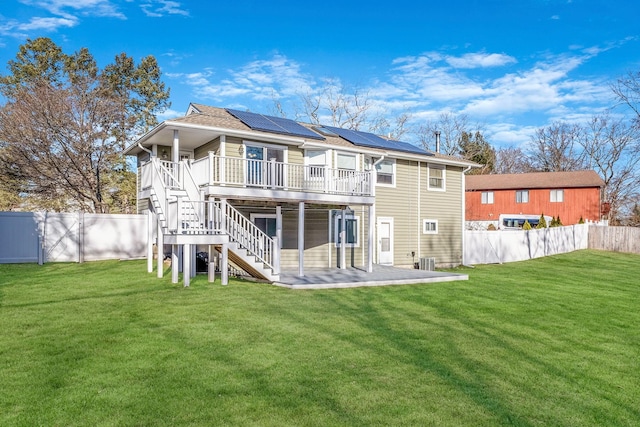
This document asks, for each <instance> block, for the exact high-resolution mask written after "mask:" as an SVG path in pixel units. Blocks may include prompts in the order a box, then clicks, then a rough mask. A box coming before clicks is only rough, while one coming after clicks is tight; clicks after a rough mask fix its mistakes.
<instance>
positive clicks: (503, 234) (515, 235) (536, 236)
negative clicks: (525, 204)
mask: <svg viewBox="0 0 640 427" xmlns="http://www.w3.org/2000/svg"><path fill="white" fill-rule="evenodd" d="M465 239H466V240H465V253H464V262H465V264H470V265H473V264H497V263H503V262H513V261H524V260H527V259H533V258H540V257H544V256H549V255H556V254H561V253H566V252H572V251H577V250H579V249H587V248H588V246H589V225H587V224H576V225H570V226H566V227H552V228H544V229H541V230H537V229H534V230H529V231H524V230H513V231H506V230H500V231H487V230H485V231H465Z"/></svg>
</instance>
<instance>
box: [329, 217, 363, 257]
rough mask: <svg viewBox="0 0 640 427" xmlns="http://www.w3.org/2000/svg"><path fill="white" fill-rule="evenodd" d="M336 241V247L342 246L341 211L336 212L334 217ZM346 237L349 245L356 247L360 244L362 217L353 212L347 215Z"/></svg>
mask: <svg viewBox="0 0 640 427" xmlns="http://www.w3.org/2000/svg"><path fill="white" fill-rule="evenodd" d="M333 230H334V242H335V243H336V247H337V246H340V244H341V243H342V240H340V233H341V232H342V215H341V212H340V211H335V212H334V218H333ZM345 230H346V233H345V239H346V245H347V247H350V248H354V247H359V246H360V233H359V232H358V230H360V217H359V216H356V215H353V214H352V213H349V214H346V215H345Z"/></svg>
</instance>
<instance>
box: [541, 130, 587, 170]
mask: <svg viewBox="0 0 640 427" xmlns="http://www.w3.org/2000/svg"><path fill="white" fill-rule="evenodd" d="M581 137H582V127H581V126H580V125H578V124H570V123H565V122H554V123H552V124H551V125H549V126H547V127H544V128H539V129H537V130H536V132H535V135H534V136H533V137H532V138H531V153H530V159H531V165H532V167H533V169H534V170H536V171H539V172H564V171H575V170H581V169H584V167H585V162H584V155H583V153H582V152H581V151H580V144H579V141H580V138H581Z"/></svg>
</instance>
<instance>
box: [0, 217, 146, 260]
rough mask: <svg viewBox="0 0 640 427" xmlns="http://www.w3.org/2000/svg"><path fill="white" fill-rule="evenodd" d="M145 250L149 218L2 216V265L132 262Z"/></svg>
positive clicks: (0, 234) (143, 254)
mask: <svg viewBox="0 0 640 427" xmlns="http://www.w3.org/2000/svg"><path fill="white" fill-rule="evenodd" d="M146 248H147V217H146V216H145V215H108V214H84V213H51V212H0V263H19V262H38V263H44V262H59V261H66V262H83V261H97V260H103V259H132V258H140V257H144V256H146Z"/></svg>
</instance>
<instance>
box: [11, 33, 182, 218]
mask: <svg viewBox="0 0 640 427" xmlns="http://www.w3.org/2000/svg"><path fill="white" fill-rule="evenodd" d="M9 69H10V71H11V74H9V75H6V76H0V93H2V94H3V95H4V96H5V98H6V99H7V102H6V104H5V105H3V106H2V107H0V174H2V180H0V181H2V182H12V183H14V190H15V186H16V183H17V185H18V186H19V187H20V191H21V193H20V194H21V195H22V196H23V197H24V196H26V199H27V200H28V201H29V202H30V203H32V205H33V208H39V209H51V210H63V209H72V210H83V211H88V212H109V211H113V212H126V211H130V210H131V208H132V206H134V201H135V199H136V190H135V175H134V174H133V172H131V171H130V170H129V169H128V167H127V163H126V162H125V160H124V157H123V155H122V150H123V148H124V147H125V145H126V144H127V143H128V142H129V141H131V140H132V138H134V137H135V136H136V135H139V134H141V133H142V132H145V131H146V130H148V129H150V128H151V127H152V126H154V125H155V124H157V120H156V118H155V114H154V113H158V112H161V111H163V110H164V109H166V108H167V107H168V106H169V103H168V101H167V100H168V96H169V93H168V91H165V90H164V84H162V83H161V82H160V72H159V69H158V67H157V64H156V62H155V59H153V57H147V58H144V59H143V60H142V61H141V63H140V65H138V66H136V65H135V64H134V62H133V60H131V59H130V58H128V57H127V56H126V55H125V54H121V55H119V56H118V57H116V62H115V64H112V65H108V66H107V67H106V68H105V69H104V70H103V71H102V72H101V71H100V70H99V68H98V66H97V64H96V61H95V60H94V58H93V57H92V55H91V54H90V53H89V51H88V50H87V49H86V48H82V49H80V50H79V51H78V52H76V53H74V54H71V55H67V54H64V53H63V52H62V50H61V49H60V48H59V47H58V46H56V45H55V44H54V43H53V42H52V41H51V40H49V39H46V38H39V39H36V40H33V41H32V40H28V41H27V43H26V44H25V45H23V46H21V47H20V49H19V52H18V55H17V57H16V60H13V61H9ZM3 189H4V190H5V191H6V188H3Z"/></svg>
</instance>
